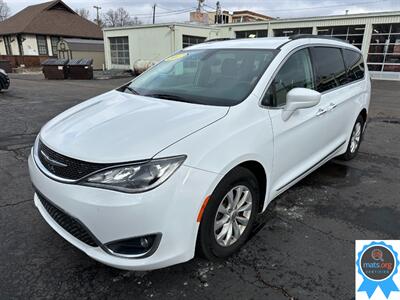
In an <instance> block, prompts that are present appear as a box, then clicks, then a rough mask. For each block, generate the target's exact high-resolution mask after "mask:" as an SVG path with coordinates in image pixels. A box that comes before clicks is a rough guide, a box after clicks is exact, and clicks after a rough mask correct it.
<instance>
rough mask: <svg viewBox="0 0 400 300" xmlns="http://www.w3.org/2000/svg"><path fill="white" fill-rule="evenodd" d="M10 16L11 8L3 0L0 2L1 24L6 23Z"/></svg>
mask: <svg viewBox="0 0 400 300" xmlns="http://www.w3.org/2000/svg"><path fill="white" fill-rule="evenodd" d="M9 16H10V8H9V7H8V5H7V3H6V2H4V1H3V0H0V22H1V21H4V20H5V19H7V18H8V17H9Z"/></svg>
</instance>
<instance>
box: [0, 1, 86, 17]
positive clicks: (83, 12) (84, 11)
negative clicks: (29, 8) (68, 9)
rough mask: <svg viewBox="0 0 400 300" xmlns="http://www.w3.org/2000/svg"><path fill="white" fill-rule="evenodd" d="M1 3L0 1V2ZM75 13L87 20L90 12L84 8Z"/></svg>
mask: <svg viewBox="0 0 400 300" xmlns="http://www.w3.org/2000/svg"><path fill="white" fill-rule="evenodd" d="M0 1H1V0H0ZM75 12H76V13H77V14H78V15H80V16H81V17H82V18H85V19H89V15H90V12H89V10H88V9H86V8H77V9H75Z"/></svg>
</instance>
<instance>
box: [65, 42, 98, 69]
mask: <svg viewBox="0 0 400 300" xmlns="http://www.w3.org/2000/svg"><path fill="white" fill-rule="evenodd" d="M57 53H58V57H59V58H67V59H82V58H92V59H93V69H94V70H101V69H103V68H104V63H105V59H104V42H103V41H102V40H88V39H75V38H72V39H69V38H62V39H61V40H60V42H59V43H58V45H57Z"/></svg>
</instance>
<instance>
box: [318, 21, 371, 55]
mask: <svg viewBox="0 0 400 300" xmlns="http://www.w3.org/2000/svg"><path fill="white" fill-rule="evenodd" d="M364 30H365V25H352V26H332V27H318V28H317V32H318V35H326V36H331V37H335V38H338V39H341V40H345V41H347V42H348V43H350V44H352V45H354V46H356V47H357V48H359V49H361V46H362V42H363V38H364Z"/></svg>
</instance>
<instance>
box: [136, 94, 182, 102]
mask: <svg viewBox="0 0 400 300" xmlns="http://www.w3.org/2000/svg"><path fill="white" fill-rule="evenodd" d="M144 96H147V97H153V98H160V99H166V100H175V101H183V102H187V100H186V99H185V98H183V97H180V96H177V95H171V94H147V95H144Z"/></svg>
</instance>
